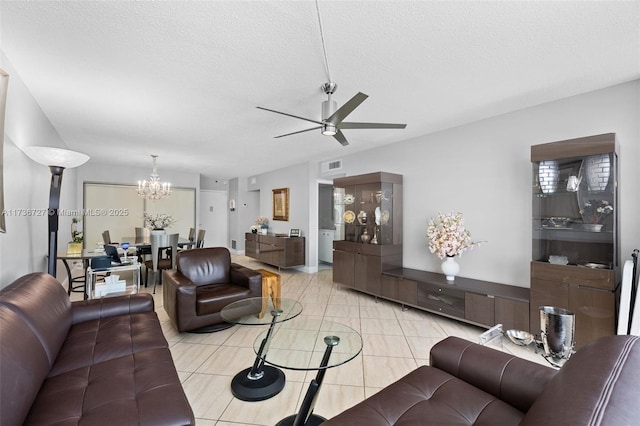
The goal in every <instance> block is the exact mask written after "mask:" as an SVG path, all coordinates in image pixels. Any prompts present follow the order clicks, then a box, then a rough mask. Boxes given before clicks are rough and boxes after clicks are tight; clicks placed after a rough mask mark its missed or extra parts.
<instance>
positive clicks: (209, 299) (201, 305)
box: [196, 284, 251, 316]
mask: <svg viewBox="0 0 640 426" xmlns="http://www.w3.org/2000/svg"><path fill="white" fill-rule="evenodd" d="M248 297H251V292H250V291H249V289H248V288H247V287H242V286H239V285H233V284H216V285H210V286H199V287H198V289H197V290H196V314H197V315H199V316H201V315H209V314H214V313H218V312H220V311H221V310H222V308H224V307H225V306H227V305H228V304H230V303H233V302H236V301H238V300H242V299H246V298H248Z"/></svg>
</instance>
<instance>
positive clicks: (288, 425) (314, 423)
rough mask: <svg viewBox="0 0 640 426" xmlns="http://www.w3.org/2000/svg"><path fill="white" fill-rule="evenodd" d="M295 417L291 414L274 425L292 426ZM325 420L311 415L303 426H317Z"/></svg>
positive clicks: (295, 415)
mask: <svg viewBox="0 0 640 426" xmlns="http://www.w3.org/2000/svg"><path fill="white" fill-rule="evenodd" d="M297 416H298V415H297V414H293V415H291V416H289V417H285V418H284V419H282V420H280V421H279V422H278V423H276V426H293V424H294V422H295V420H296V417H297ZM326 420H327V419H325V418H324V417H320V416H318V415H315V414H312V415H310V416H309V418H308V419H307V422H306V423H304V426H318V425H319V424H321V423H323V422H324V421H326Z"/></svg>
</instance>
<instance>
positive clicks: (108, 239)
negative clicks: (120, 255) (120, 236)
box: [102, 230, 118, 244]
mask: <svg viewBox="0 0 640 426" xmlns="http://www.w3.org/2000/svg"><path fill="white" fill-rule="evenodd" d="M102 242H103V243H104V244H118V243H117V242H115V241H111V235H110V234H109V230H106V231H104V232H103V233H102Z"/></svg>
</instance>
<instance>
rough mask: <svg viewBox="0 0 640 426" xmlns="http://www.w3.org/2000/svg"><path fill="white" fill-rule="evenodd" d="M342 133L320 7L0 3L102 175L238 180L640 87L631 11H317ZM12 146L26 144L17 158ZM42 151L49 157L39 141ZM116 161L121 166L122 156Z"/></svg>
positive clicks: (540, 7)
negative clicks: (629, 85)
mask: <svg viewBox="0 0 640 426" xmlns="http://www.w3.org/2000/svg"><path fill="white" fill-rule="evenodd" d="M319 9H320V14H321V18H322V24H323V29H324V34H325V41H326V48H327V55H328V62H329V71H330V73H331V78H332V79H333V81H335V82H336V83H338V91H337V93H336V94H335V95H334V99H335V100H336V101H337V103H338V105H341V104H343V103H344V102H346V101H347V100H348V99H350V98H351V97H352V96H353V95H355V94H356V93H357V92H359V91H361V92H364V93H366V94H368V95H369V99H367V100H366V101H365V102H364V103H363V104H362V105H361V106H360V107H359V108H357V109H356V110H355V111H354V112H353V113H352V114H351V115H350V116H349V119H348V121H383V122H400V123H407V128H406V129H405V130H345V131H344V134H345V135H346V137H347V138H348V140H349V141H350V145H349V146H348V147H342V146H341V145H340V144H338V142H337V141H335V139H333V138H331V137H327V136H322V135H321V134H320V132H319V131H314V132H308V133H302V134H300V135H296V136H291V137H287V138H281V139H274V138H273V137H274V136H276V135H280V134H283V133H288V132H294V131H297V130H302V129H305V128H308V127H313V124H312V123H307V122H304V121H301V120H296V119H293V118H290V117H285V116H280V115H277V114H273V113H270V112H266V111H261V110H258V109H256V108H255V107H256V106H264V107H267V108H271V109H277V110H280V111H285V112H290V113H292V114H296V115H300V116H305V117H309V118H314V119H319V118H320V113H321V111H320V107H321V102H322V101H323V100H325V99H326V96H325V95H324V94H323V93H322V92H321V90H320V86H321V84H323V83H324V82H326V81H327V80H328V78H329V77H328V73H327V71H326V68H325V63H324V59H323V50H322V43H321V38H320V30H319V25H318V17H317V12H316V3H315V1H200V2H184V1H180V2H172V1H166V2H149V1H135V2H134V1H114V2H112V1H98V2H93V1H73V2H57V1H53V2H25V1H14V2H7V1H1V2H0V14H1V16H0V19H1V21H0V24H1V29H0V43H1V44H0V47H1V48H2V50H3V51H4V52H5V54H6V56H7V58H8V60H9V61H10V62H11V65H12V66H13V67H14V68H15V70H16V71H17V73H18V74H19V75H20V77H21V78H22V80H23V81H24V82H25V84H26V86H27V87H28V88H29V90H30V91H31V93H32V94H33V96H34V98H35V99H36V101H37V102H38V104H39V105H40V106H41V107H42V109H43V111H44V112H45V114H46V115H47V117H48V118H49V119H50V121H51V122H52V123H53V125H54V126H55V127H56V129H57V130H58V132H59V134H60V136H61V137H62V138H63V140H64V141H65V142H66V144H67V145H68V147H69V148H70V149H74V150H78V151H82V152H84V153H86V154H89V155H90V156H91V157H92V161H95V162H101V163H119V164H124V165H128V166H140V167H144V166H147V167H148V166H149V165H150V158H149V155H150V154H157V155H159V160H158V162H159V169H160V174H161V175H162V169H163V168H169V169H175V170H184V171H187V170H188V171H193V172H200V173H203V174H205V175H207V176H211V177H221V178H229V177H234V176H248V175H254V174H258V173H262V172H265V171H269V170H274V169H277V168H280V167H284V166H287V165H291V164H297V163H300V162H305V161H308V160H309V159H317V160H322V159H327V158H334V157H336V156H340V155H345V154H348V153H354V152H358V151H361V150H365V149H368V148H371V147H374V146H380V145H383V144H389V143H393V142H397V141H401V140H406V139H410V138H414V137H417V136H420V135H424V134H427V133H431V132H434V131H437V130H442V129H445V128H449V127H453V126H456V125H460V124H464V123H468V122H471V121H475V120H478V119H482V118H486V117H490V116H494V115H498V114H502V113H505V112H509V111H513V110H517V109H521V108H525V107H528V106H531V105H536V104H540V103H544V102H548V101H552V100H555V99H559V98H563V97H566V96H571V95H575V94H579V93H584V92H588V91H591V90H595V89H598V88H602V87H606V86H610V85H614V84H618V83H622V82H626V81H630V80H633V79H637V78H640V29H639V27H640V2H638V1H628V2H622V1H590V2H586V1H578V2H570V1H547V2H533V1H517V2H516V1H514V2H507V1H495V2H469V1H459V2H444V1H438V2H436V1H326V0H320V2H319ZM16 142H17V143H19V141H16ZM42 144H46V141H42ZM123 152H126V155H123Z"/></svg>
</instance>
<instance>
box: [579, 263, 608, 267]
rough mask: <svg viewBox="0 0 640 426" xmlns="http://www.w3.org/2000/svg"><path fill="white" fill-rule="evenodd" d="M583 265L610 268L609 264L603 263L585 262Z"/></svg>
mask: <svg viewBox="0 0 640 426" xmlns="http://www.w3.org/2000/svg"><path fill="white" fill-rule="evenodd" d="M583 266H586V267H587V268H591V269H608V268H609V267H608V266H607V265H604V264H602V263H592V262H589V263H585V264H584V265H583Z"/></svg>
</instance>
